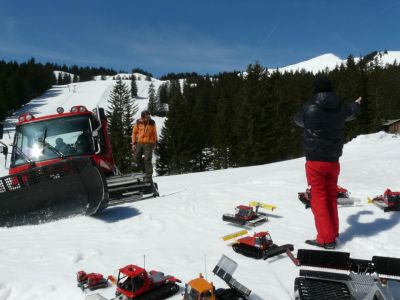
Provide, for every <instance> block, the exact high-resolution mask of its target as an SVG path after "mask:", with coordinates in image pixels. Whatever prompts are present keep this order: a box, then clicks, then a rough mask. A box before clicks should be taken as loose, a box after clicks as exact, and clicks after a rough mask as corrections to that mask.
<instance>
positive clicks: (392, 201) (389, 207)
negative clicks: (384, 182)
mask: <svg viewBox="0 0 400 300" xmlns="http://www.w3.org/2000/svg"><path fill="white" fill-rule="evenodd" d="M368 203H374V204H375V205H376V206H378V207H380V208H382V209H383V211H385V212H388V211H400V192H392V191H391V190H390V189H386V191H385V192H384V194H383V195H380V196H376V197H374V198H370V197H369V198H368Z"/></svg>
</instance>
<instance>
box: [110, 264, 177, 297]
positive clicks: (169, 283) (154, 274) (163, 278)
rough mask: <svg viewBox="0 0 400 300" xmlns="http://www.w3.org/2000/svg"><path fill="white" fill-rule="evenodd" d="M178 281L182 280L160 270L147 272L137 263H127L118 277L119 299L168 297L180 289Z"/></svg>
mask: <svg viewBox="0 0 400 300" xmlns="http://www.w3.org/2000/svg"><path fill="white" fill-rule="evenodd" d="M177 282H181V281H180V280H179V279H177V278H175V277H174V276H170V275H164V273H162V272H159V271H154V270H152V271H150V272H147V271H146V270H145V269H143V268H141V267H139V266H136V265H127V266H125V267H123V268H121V269H119V274H118V279H117V291H116V293H115V294H116V296H117V297H118V298H117V299H121V300H122V299H123V300H132V299H136V298H139V297H140V299H142V297H144V298H143V299H166V298H169V297H170V296H172V295H174V294H176V293H177V292H178V291H179V286H178V285H177Z"/></svg>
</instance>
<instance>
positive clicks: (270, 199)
mask: <svg viewBox="0 0 400 300" xmlns="http://www.w3.org/2000/svg"><path fill="white" fill-rule="evenodd" d="M127 83H128V81H127ZM137 83H138V89H139V96H140V98H139V99H138V100H137V102H138V103H139V106H140V110H141V109H143V108H145V106H146V105H147V98H145V97H147V91H146V92H145V90H146V89H145V87H144V85H145V84H149V82H145V81H141V82H140V81H138V82H137ZM113 84H114V82H112V81H111V80H109V81H108V80H106V81H92V82H85V83H79V84H76V87H75V93H74V92H73V91H71V88H70V89H69V88H68V86H57V87H54V88H53V89H51V90H49V91H48V92H47V93H46V94H45V95H44V96H43V97H41V98H38V99H36V100H34V101H32V102H31V103H30V104H28V105H26V106H25V107H24V108H23V110H28V109H29V110H30V111H33V112H36V113H39V114H47V113H53V112H54V111H55V109H56V107H58V106H60V105H61V106H64V108H69V107H71V106H73V105H75V104H83V105H86V106H87V107H88V108H93V107H95V106H96V105H97V104H99V105H100V106H104V105H106V99H107V96H108V93H109V92H110V89H111V88H112V86H113ZM156 84H159V82H156ZM156 88H157V85H156ZM141 89H142V92H141ZM141 93H143V94H141ZM14 119H15V118H10V119H8V120H7V124H8V127H11V123H12V122H14V121H15V120H14ZM160 122H161V120H160ZM11 135H12V133H11V134H10V136H11ZM6 138H7V139H8V142H10V140H9V138H8V135H7V134H6ZM399 149H400V138H399V137H395V136H393V135H388V134H385V133H376V134H371V135H366V136H359V137H357V138H356V139H354V140H353V141H351V142H350V143H348V144H346V145H345V147H344V155H343V157H342V159H341V164H342V169H341V176H340V180H339V184H340V185H342V186H344V187H346V188H348V189H349V191H350V192H351V194H352V196H354V197H358V198H360V199H362V202H361V203H360V204H359V205H358V206H355V207H342V208H340V210H339V214H340V239H339V244H338V250H341V251H348V252H350V253H351V257H353V258H364V259H371V257H372V256H373V255H383V256H393V257H396V256H399V253H398V249H400V239H399V238H398V236H399V230H400V225H399V221H400V213H398V212H397V213H396V212H391V213H384V212H383V211H382V210H380V209H378V208H377V207H375V206H373V205H371V204H367V196H374V195H377V194H381V193H383V191H384V190H385V189H386V188H387V187H390V188H392V189H393V190H396V191H397V190H400V182H399V177H398V170H399V169H400V156H399ZM304 163H305V161H304V158H300V159H295V160H290V161H284V162H279V163H274V164H268V165H261V166H255V167H246V168H237V169H227V170H219V171H212V172H205V173H195V174H187V175H179V176H168V177H155V181H156V182H157V183H158V185H159V190H160V193H161V195H165V197H159V198H154V199H149V200H144V201H139V202H135V203H131V204H124V205H120V206H116V207H113V208H109V209H107V210H106V211H105V212H104V213H103V214H102V215H101V216H99V217H75V218H71V219H65V220H60V221H56V222H53V223H48V224H43V225H37V226H22V227H15V228H0V241H1V242H0V268H1V272H0V300H28V299H29V300H50V299H51V300H54V299H57V300H63V299H65V300H70V299H74V300H75V299H77V300H79V299H85V296H86V295H87V294H91V293H93V292H87V293H83V292H82V291H81V290H80V289H79V288H78V287H77V286H76V278H75V276H76V272H77V271H79V270H85V271H87V272H98V273H102V274H105V275H109V274H114V273H115V271H116V270H117V269H118V268H120V267H123V266H125V265H127V264H132V263H133V264H138V265H140V266H143V264H144V262H143V261H144V256H145V258H146V261H145V264H146V268H147V269H149V270H150V269H157V270H160V271H163V272H165V273H166V274H171V275H174V276H176V277H178V278H180V279H181V280H182V281H183V282H188V281H189V280H191V279H193V278H195V277H197V276H198V274H199V273H200V272H202V273H203V274H204V273H205V274H206V276H207V278H208V280H211V281H213V282H214V284H215V285H216V286H217V287H225V284H224V283H223V282H222V280H220V279H219V278H218V277H216V276H214V275H213V274H212V272H211V271H212V269H213V267H214V265H215V264H216V263H217V261H218V259H219V258H220V256H221V254H225V255H227V256H229V257H230V258H232V259H234V260H235V261H236V262H238V264H239V266H238V269H237V270H236V272H235V274H234V277H235V278H236V279H237V280H238V281H239V282H241V283H242V284H244V285H245V286H247V287H248V288H250V289H251V290H252V294H251V299H257V300H261V299H265V300H267V299H268V300H270V299H279V300H280V299H294V292H293V284H294V279H295V277H296V276H297V275H298V272H299V270H298V269H297V268H296V267H295V266H294V265H293V263H292V262H291V261H290V260H289V259H288V258H287V257H286V256H285V255H281V256H278V257H274V258H271V259H268V260H267V261H264V260H254V259H251V258H247V257H244V256H241V255H239V254H236V253H235V252H233V250H232V249H231V247H230V246H229V245H228V244H227V243H226V242H223V240H222V239H221V237H222V236H224V235H226V234H229V233H233V232H235V231H239V230H240V229H241V228H240V227H237V226H232V225H230V224H228V223H225V222H223V221H222V214H223V213H233V210H234V207H235V206H236V205H238V204H247V203H248V202H249V201H254V200H256V201H260V202H264V203H268V204H273V205H276V206H277V207H278V208H277V209H276V210H275V211H274V212H269V211H268V213H270V216H269V222H267V223H265V224H264V225H261V226H259V227H256V229H255V230H256V231H262V230H268V231H269V232H270V233H271V236H272V238H273V240H274V242H275V243H276V244H286V243H293V244H294V245H295V253H296V250H297V249H299V248H310V246H308V245H306V244H305V243H304V241H305V240H306V239H310V238H314V237H315V229H314V224H313V218H312V213H311V211H310V210H305V209H304V206H303V205H302V204H301V203H300V202H299V201H298V200H297V192H300V191H304V190H305V188H306V181H305V176H304ZM0 164H1V166H3V163H1V162H0ZM2 172H3V174H5V173H6V170H2ZM175 192H177V193H175ZM249 231H250V232H253V230H252V229H250V230H249ZM182 287H183V284H182ZM182 290H183V288H182ZM98 292H100V293H101V294H103V295H104V296H106V297H108V298H112V297H113V295H114V292H115V287H113V286H111V287H109V288H107V289H101V290H98ZM181 298H182V297H181V295H180V294H177V295H175V296H174V297H172V298H171V299H181Z"/></svg>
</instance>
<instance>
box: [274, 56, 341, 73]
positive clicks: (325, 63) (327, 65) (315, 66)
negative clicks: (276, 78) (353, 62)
mask: <svg viewBox="0 0 400 300" xmlns="http://www.w3.org/2000/svg"><path fill="white" fill-rule="evenodd" d="M342 63H343V60H342V59H341V58H340V57H338V56H336V55H334V54H332V53H326V54H322V55H320V56H317V57H314V58H311V59H309V60H306V61H303V62H299V63H297V64H294V65H289V66H287V67H283V68H278V70H279V71H280V72H296V71H301V70H303V69H304V70H306V71H309V72H313V73H318V72H320V71H324V70H326V69H328V70H333V69H334V68H336V66H340V64H342Z"/></svg>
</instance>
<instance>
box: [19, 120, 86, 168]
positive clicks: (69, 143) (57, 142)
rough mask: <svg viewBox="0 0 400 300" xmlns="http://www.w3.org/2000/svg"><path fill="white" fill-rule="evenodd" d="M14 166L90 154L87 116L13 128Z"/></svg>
mask: <svg viewBox="0 0 400 300" xmlns="http://www.w3.org/2000/svg"><path fill="white" fill-rule="evenodd" d="M15 144H16V146H17V147H14V150H13V161H14V165H20V164H24V163H27V162H28V161H33V162H36V161H43V160H48V159H53V158H57V157H62V156H72V155H83V154H92V153H93V139H92V135H91V125H90V118H89V116H72V117H63V118H58V119H53V120H45V121H39V122H33V123H28V124H24V125H20V126H18V127H17V129H16V134H15Z"/></svg>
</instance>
